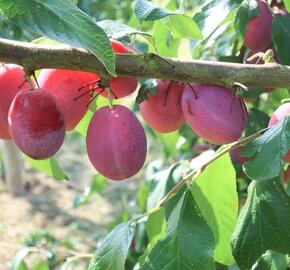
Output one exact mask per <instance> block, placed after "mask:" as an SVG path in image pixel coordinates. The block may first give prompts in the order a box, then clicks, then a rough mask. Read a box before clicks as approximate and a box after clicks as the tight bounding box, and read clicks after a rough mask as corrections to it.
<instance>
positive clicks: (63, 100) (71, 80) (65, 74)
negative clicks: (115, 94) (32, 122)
mask: <svg viewBox="0 0 290 270" xmlns="http://www.w3.org/2000/svg"><path fill="white" fill-rule="evenodd" d="M98 79H99V76H98V75H97V74H94V73H89V72H82V71H75V70H67V69H42V70H41V72H40V74H39V76H38V78H37V80H38V83H39V86H40V87H42V88H44V89H46V90H47V91H49V92H50V93H51V94H52V95H53V96H54V97H55V98H56V99H57V102H58V104H59V105H60V106H61V108H62V111H63V113H64V118H65V125H66V131H71V130H73V129H74V128H75V127H76V125H77V124H78V123H79V122H80V120H81V119H82V118H83V117H84V115H85V114H86V112H87V110H88V104H89V102H90V99H91V97H90V95H89V94H87V95H84V96H83V97H81V98H79V99H78V100H75V98H76V97H78V96H79V95H80V94H82V93H84V92H85V91H88V90H89V88H88V87H86V88H84V89H82V91H78V89H79V88H80V87H82V86H83V85H85V84H87V83H89V82H91V81H94V80H98Z"/></svg>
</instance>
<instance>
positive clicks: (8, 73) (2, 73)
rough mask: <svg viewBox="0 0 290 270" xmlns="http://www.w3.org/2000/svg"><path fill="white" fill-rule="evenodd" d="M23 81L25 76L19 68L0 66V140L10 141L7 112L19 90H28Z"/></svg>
mask: <svg viewBox="0 0 290 270" xmlns="http://www.w3.org/2000/svg"><path fill="white" fill-rule="evenodd" d="M24 81H25V74H24V71H23V68H22V67H21V66H18V65H14V64H3V65H1V66H0V139H3V140H10V139H11V136H10V133H9V126H8V111H9V107H10V105H11V103H12V101H13V99H14V97H15V96H16V94H17V93H18V92H19V91H20V90H21V89H25V88H29V85H28V83H24ZM23 83H24V84H23Z"/></svg>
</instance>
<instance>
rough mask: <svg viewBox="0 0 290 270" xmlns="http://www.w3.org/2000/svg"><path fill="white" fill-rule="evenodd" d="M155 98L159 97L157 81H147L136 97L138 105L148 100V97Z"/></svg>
mask: <svg viewBox="0 0 290 270" xmlns="http://www.w3.org/2000/svg"><path fill="white" fill-rule="evenodd" d="M149 94H151V95H153V96H156V95H157V80H155V79H146V80H145V81H143V83H142V84H141V87H140V89H139V92H138V96H137V97H136V103H142V102H143V101H145V100H148V95H149Z"/></svg>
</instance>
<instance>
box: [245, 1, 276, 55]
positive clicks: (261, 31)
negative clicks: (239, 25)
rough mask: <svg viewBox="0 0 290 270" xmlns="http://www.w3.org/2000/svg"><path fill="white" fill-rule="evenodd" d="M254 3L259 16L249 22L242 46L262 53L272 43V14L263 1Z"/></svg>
mask: <svg viewBox="0 0 290 270" xmlns="http://www.w3.org/2000/svg"><path fill="white" fill-rule="evenodd" d="M256 2H257V5H258V8H259V13H260V14H259V15H258V16H257V17H255V18H254V19H252V20H251V21H250V22H249V24H248V27H247V29H246V32H245V35H244V45H245V47H246V48H249V49H252V50H255V51H263V50H265V49H266V48H267V47H268V46H269V45H270V43H271V41H272V13H271V11H270V9H269V8H268V6H267V4H266V3H265V2H264V1H261V0H256Z"/></svg>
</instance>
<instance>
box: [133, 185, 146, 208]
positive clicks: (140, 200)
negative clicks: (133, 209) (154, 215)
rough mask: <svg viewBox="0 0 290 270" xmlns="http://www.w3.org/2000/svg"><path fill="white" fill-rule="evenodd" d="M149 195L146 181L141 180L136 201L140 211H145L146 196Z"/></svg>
mask: <svg viewBox="0 0 290 270" xmlns="http://www.w3.org/2000/svg"><path fill="white" fill-rule="evenodd" d="M148 195H149V185H148V183H147V182H142V183H141V184H140V185H139V188H138V192H137V196H136V202H137V206H138V208H139V210H140V212H145V211H146V205H147V197H148Z"/></svg>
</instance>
